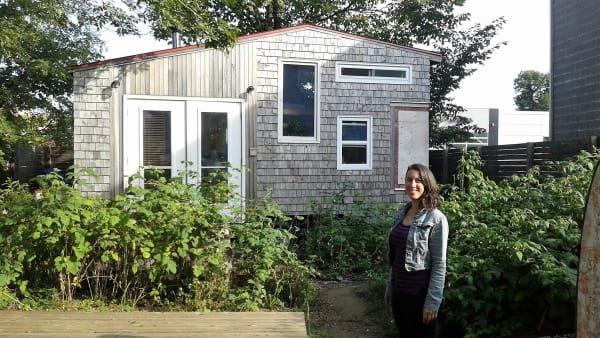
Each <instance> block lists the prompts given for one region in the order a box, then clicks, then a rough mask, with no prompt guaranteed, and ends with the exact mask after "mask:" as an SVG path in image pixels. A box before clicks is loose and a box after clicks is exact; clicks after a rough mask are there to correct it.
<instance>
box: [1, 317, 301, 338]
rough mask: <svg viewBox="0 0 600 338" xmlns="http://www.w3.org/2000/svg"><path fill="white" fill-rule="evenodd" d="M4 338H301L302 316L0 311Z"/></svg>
mask: <svg viewBox="0 0 600 338" xmlns="http://www.w3.org/2000/svg"><path fill="white" fill-rule="evenodd" d="M0 337H48V338H50V337H82V338H85V337H101V338H147V337H216V338H224V337H298V338H306V337H307V333H306V324H305V321H304V313H302V312H212V313H206V312H41V311H31V312H24V311H0Z"/></svg>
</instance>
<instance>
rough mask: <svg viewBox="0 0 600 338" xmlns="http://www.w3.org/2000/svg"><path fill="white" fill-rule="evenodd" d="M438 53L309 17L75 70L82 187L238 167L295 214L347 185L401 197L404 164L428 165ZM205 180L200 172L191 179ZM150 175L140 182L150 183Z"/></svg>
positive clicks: (249, 191) (249, 192) (240, 176)
mask: <svg viewBox="0 0 600 338" xmlns="http://www.w3.org/2000/svg"><path fill="white" fill-rule="evenodd" d="M439 61H440V56H439V55H438V54H436V53H433V52H429V51H425V50H421V49H416V48H408V47H403V46H399V45H394V44H390V43H385V42H381V41H377V40H372V39H367V38H363V37H360V36H356V35H351V34H346V33H341V32H337V31H333V30H329V29H323V28H320V27H316V26H312V25H301V26H297V27H291V28H284V29H279V30H274V31H270V32H264V33H259V34H253V35H248V36H243V37H240V38H239V39H238V41H237V43H236V44H235V45H234V46H233V47H232V48H231V49H230V50H229V51H228V52H223V51H219V50H215V49H211V48H205V47H204V46H203V45H199V46H186V47H179V48H173V49H168V50H164V51H158V52H154V53H147V54H142V55H137V56H131V57H125V58H119V59H113V60H106V61H100V62H96V63H90V64H84V65H79V66H75V67H73V68H72V72H73V76H74V97H73V98H74V100H73V101H74V121H75V127H74V134H75V136H74V137H75V139H74V149H75V150H74V157H75V164H77V165H79V166H80V167H83V168H91V169H94V171H95V172H96V173H97V174H98V175H99V179H98V180H95V181H94V180H93V179H92V178H88V180H89V182H91V184H89V185H88V186H84V187H81V189H82V191H83V193H85V194H89V193H98V194H100V195H102V196H104V197H112V196H115V195H116V194H117V193H119V192H121V191H122V190H123V189H124V187H125V186H126V185H127V184H128V178H129V177H130V176H131V175H132V174H133V173H135V172H136V171H137V170H138V169H139V168H140V167H142V168H148V167H150V166H152V167H157V168H161V169H164V170H165V171H166V173H167V175H176V173H177V172H178V171H180V170H191V171H195V172H197V173H199V174H200V176H205V175H207V174H208V173H210V172H212V171H214V170H223V169H225V168H226V167H227V163H229V164H230V165H231V168H234V169H246V168H247V169H248V170H240V171H235V170H232V171H231V173H232V175H233V176H232V178H231V179H232V183H234V184H236V185H237V186H238V192H239V193H240V194H241V196H243V197H245V198H249V199H256V198H262V197H265V196H267V195H269V196H270V197H271V198H272V199H274V200H275V201H276V202H277V203H278V205H279V206H280V207H281V209H282V210H283V211H284V212H286V213H288V214H306V213H308V211H309V210H308V209H307V204H308V202H309V201H319V200H321V199H322V198H323V197H324V196H328V195H330V194H332V193H336V192H341V191H343V189H345V188H346V187H347V186H348V184H351V185H353V186H354V189H356V190H359V191H361V192H363V193H365V194H367V195H368V196H371V197H375V198H378V199H392V200H396V201H399V200H401V199H403V193H402V191H401V190H402V189H403V183H404V177H403V175H404V170H405V168H406V166H407V165H408V164H410V163H412V162H422V163H425V164H427V163H428V146H429V134H428V130H429V129H428V123H429V121H428V116H429V115H428V106H429V81H430V80H429V76H430V67H431V65H432V63H435V62H439ZM195 181H196V179H194V178H192V177H189V178H188V182H190V183H193V182H195ZM142 183H143V182H134V184H142Z"/></svg>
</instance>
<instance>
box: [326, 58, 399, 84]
mask: <svg viewBox="0 0 600 338" xmlns="http://www.w3.org/2000/svg"><path fill="white" fill-rule="evenodd" d="M335 80H336V81H338V82H363V83H392V84H394V83H395V84H408V83H410V81H411V68H410V66H407V65H391V64H369V63H341V62H338V63H336V64H335Z"/></svg>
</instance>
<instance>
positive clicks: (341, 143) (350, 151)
mask: <svg viewBox="0 0 600 338" xmlns="http://www.w3.org/2000/svg"><path fill="white" fill-rule="evenodd" d="M371 125H372V119H371V118H370V117H342V116H340V117H338V121H337V169H338V170H370V169H371V167H372V161H371V158H372V156H371Z"/></svg>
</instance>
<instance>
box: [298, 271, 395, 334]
mask: <svg viewBox="0 0 600 338" xmlns="http://www.w3.org/2000/svg"><path fill="white" fill-rule="evenodd" d="M316 287H317V292H318V296H317V299H318V301H317V303H316V304H315V305H313V307H312V308H311V310H310V313H309V322H310V323H311V337H312V338H333V337H336V338H374V337H382V336H384V335H382V333H381V329H380V328H379V327H378V326H377V323H375V322H374V320H373V319H371V318H369V313H368V305H367V302H366V301H365V300H364V299H362V298H361V297H360V295H359V294H358V292H359V291H360V290H361V289H363V288H365V287H366V285H365V284H364V283H356V282H321V283H319V284H318V285H317V286H316Z"/></svg>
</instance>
